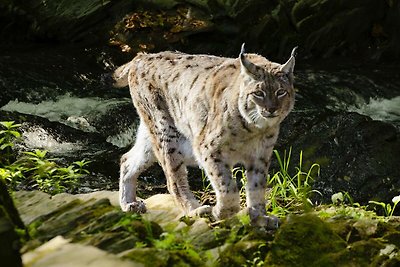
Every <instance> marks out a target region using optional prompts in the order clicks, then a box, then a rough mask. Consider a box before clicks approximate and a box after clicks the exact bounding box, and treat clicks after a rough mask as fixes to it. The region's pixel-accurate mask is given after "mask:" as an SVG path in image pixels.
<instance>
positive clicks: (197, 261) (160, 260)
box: [123, 248, 204, 267]
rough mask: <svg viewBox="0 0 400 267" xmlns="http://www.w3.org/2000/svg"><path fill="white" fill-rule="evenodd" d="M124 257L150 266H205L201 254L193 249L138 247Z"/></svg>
mask: <svg viewBox="0 0 400 267" xmlns="http://www.w3.org/2000/svg"><path fill="white" fill-rule="evenodd" d="M123 257H124V258H125V259H130V260H134V261H136V262H140V263H143V264H144V265H145V266H149V267H164V266H188V267H189V266H190V267H191V266H194V267H196V266H204V263H203V260H202V259H201V258H200V257H199V255H198V254H197V253H195V252H194V251H191V250H172V251H167V250H161V249H156V248H137V249H132V250H131V251H129V252H128V253H125V255H124V256H123Z"/></svg>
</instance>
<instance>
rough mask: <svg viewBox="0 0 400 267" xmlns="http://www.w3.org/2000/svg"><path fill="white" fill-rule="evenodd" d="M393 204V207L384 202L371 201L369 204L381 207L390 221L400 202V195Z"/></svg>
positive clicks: (394, 199)
mask: <svg viewBox="0 0 400 267" xmlns="http://www.w3.org/2000/svg"><path fill="white" fill-rule="evenodd" d="M392 202H393V207H392V206H391V205H390V203H384V202H377V201H369V202H368V203H370V204H375V205H377V206H380V207H382V208H383V211H384V213H385V216H386V217H388V219H389V220H390V219H391V218H392V216H393V212H394V210H395V208H396V206H397V203H399V202H400V195H399V196H395V197H394V198H393V199H392Z"/></svg>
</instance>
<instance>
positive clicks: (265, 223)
mask: <svg viewBox="0 0 400 267" xmlns="http://www.w3.org/2000/svg"><path fill="white" fill-rule="evenodd" d="M251 224H252V225H254V226H259V227H264V228H265V229H267V230H275V229H278V227H279V219H278V218H277V217H275V216H267V215H261V216H258V217H256V218H254V219H252V220H251Z"/></svg>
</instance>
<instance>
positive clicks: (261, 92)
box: [252, 91, 265, 98]
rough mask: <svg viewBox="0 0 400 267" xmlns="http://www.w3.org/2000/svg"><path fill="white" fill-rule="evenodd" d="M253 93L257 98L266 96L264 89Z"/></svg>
mask: <svg viewBox="0 0 400 267" xmlns="http://www.w3.org/2000/svg"><path fill="white" fill-rule="evenodd" d="M252 95H253V96H254V97H256V98H264V97H265V93H264V92H263V91H256V92H254V93H252Z"/></svg>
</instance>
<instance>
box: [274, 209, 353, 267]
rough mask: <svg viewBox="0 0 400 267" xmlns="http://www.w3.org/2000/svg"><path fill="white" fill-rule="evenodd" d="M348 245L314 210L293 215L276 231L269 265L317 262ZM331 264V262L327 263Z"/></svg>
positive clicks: (296, 264)
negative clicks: (313, 213)
mask: <svg viewBox="0 0 400 267" xmlns="http://www.w3.org/2000/svg"><path fill="white" fill-rule="evenodd" d="M345 248H346V242H345V241H344V240H343V239H342V238H340V237H339V236H338V235H337V234H336V233H334V232H333V231H332V229H331V228H330V227H329V225H328V224H327V223H325V222H323V221H322V220H321V219H320V218H318V217H317V216H315V215H312V214H304V215H300V216H299V215H291V216H289V217H288V218H287V220H286V222H285V223H284V224H283V225H282V226H281V228H280V229H279V230H278V232H277V233H276V236H275V239H274V241H273V242H272V245H271V249H270V251H269V252H268V254H267V258H266V263H268V264H269V265H268V266H315V265H313V264H314V263H315V262H316V261H318V260H320V259H321V258H324V257H326V258H327V259H329V255H330V254H333V253H337V252H339V251H342V250H343V249H345ZM325 266H329V264H328V262H327V265H325Z"/></svg>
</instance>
